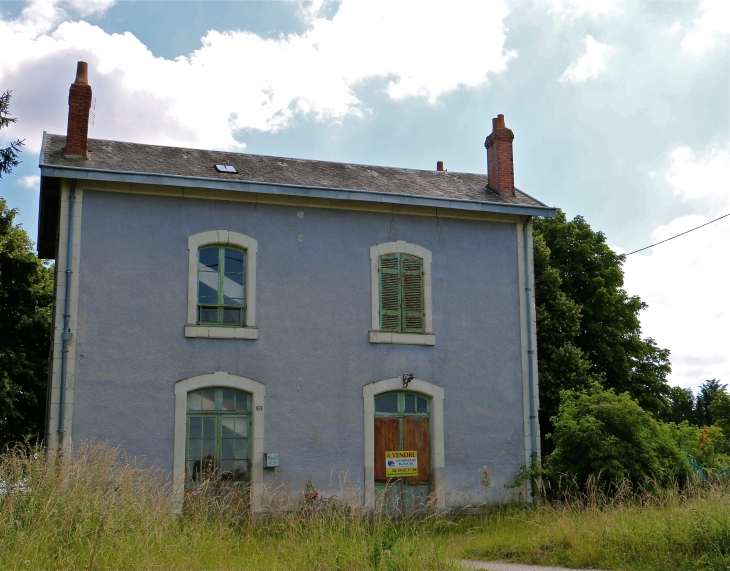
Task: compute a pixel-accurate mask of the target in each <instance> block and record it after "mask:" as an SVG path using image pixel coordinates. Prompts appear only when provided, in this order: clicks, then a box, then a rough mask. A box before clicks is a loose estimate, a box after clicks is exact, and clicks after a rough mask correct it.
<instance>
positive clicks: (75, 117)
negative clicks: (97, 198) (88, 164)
mask: <svg viewBox="0 0 730 571" xmlns="http://www.w3.org/2000/svg"><path fill="white" fill-rule="evenodd" d="M90 109H91V86H90V85H89V66H88V64H87V63H86V62H85V61H80V62H79V63H78V65H77V67H76V81H74V82H73V83H72V84H71V89H69V92H68V129H67V130H66V155H67V156H69V155H70V156H80V157H84V158H86V159H88V158H89V155H88V152H87V149H86V140H87V139H88V135H89V111H90Z"/></svg>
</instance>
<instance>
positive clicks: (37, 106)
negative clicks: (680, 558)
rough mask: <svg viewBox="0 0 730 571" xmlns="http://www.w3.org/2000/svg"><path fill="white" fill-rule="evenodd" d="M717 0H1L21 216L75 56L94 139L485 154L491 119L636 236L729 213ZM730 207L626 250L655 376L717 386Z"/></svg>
mask: <svg viewBox="0 0 730 571" xmlns="http://www.w3.org/2000/svg"><path fill="white" fill-rule="evenodd" d="M729 36H730V2H723V1H713V0H700V1H680V2H672V1H656V0H654V1H649V2H639V1H634V0H544V1H538V0H534V1H530V2H521V1H509V0H478V1H477V0H472V1H459V0H447V1H443V2H442V1H431V0H416V1H410V0H389V1H365V0H352V1H351V0H342V1H341V2H340V1H331V0H325V1H322V0H315V1H314V2H309V3H308V2H274V1H268V2H258V1H239V2H217V1H199V2H193V1H189V2H177V1H157V2H152V1H137V2H115V0H65V1H53V0H49V1H31V2H20V1H13V2H8V1H2V0H0V90H1V91H5V90H7V89H10V90H12V92H13V100H12V112H13V115H14V116H16V117H18V119H19V123H18V124H17V125H15V126H13V127H12V128H10V129H5V130H3V131H2V132H0V145H3V144H6V143H7V141H8V140H9V139H11V138H24V139H25V140H26V147H25V150H24V152H23V155H22V156H23V160H24V162H23V164H22V165H21V166H20V167H19V168H17V169H16V170H15V172H14V173H13V174H12V175H10V176H6V177H5V178H4V179H3V180H2V181H1V182H0V195H2V196H3V197H5V198H6V199H7V200H8V202H9V204H10V206H11V207H16V208H19V209H20V216H19V220H20V221H21V222H22V223H23V225H24V227H25V228H26V229H27V230H28V231H29V233H30V234H31V236H32V237H35V235H36V229H37V200H38V168H37V165H38V160H37V155H38V152H39V149H40V140H41V134H42V132H43V131H44V130H45V131H49V132H52V133H64V132H65V128H66V118H67V107H66V105H67V96H68V87H69V84H70V83H71V82H72V81H73V79H74V74H75V65H76V61H78V60H85V61H88V62H89V66H90V71H89V76H90V83H91V85H92V87H93V90H94V95H95V96H96V117H95V122H94V125H93V126H92V127H90V136H92V137H96V138H108V139H115V140H126V141H135V142H140V143H160V144H168V145H176V146H192V147H202V148H213V149H227V150H238V151H241V152H250V153H260V154H273V155H282V156H290V157H303V158H313V159H323V160H335V161H349V162H357V163H367V164H377V165H386V166H401V167H410V168H423V169H433V168H435V163H436V161H437V160H443V161H444V162H445V166H446V168H447V169H449V170H451V171H463V172H485V170H486V160H485V150H484V146H483V144H484V139H485V137H486V135H487V134H488V133H489V131H490V130H491V128H490V126H491V118H492V117H494V116H496V115H497V114H498V113H503V114H504V115H505V117H506V122H507V126H508V127H511V128H512V129H513V131H514V132H515V137H516V138H515V179H516V184H517V186H518V187H519V188H521V189H523V190H525V191H527V192H529V193H530V194H533V195H534V196H536V197H538V198H539V199H541V200H542V201H544V202H546V203H548V204H550V205H554V206H558V207H560V208H562V209H563V210H565V211H566V213H567V214H568V215H569V216H571V217H572V216H575V215H579V214H580V215H582V216H584V217H585V218H586V220H587V221H588V222H589V223H590V224H591V225H592V227H593V228H594V229H596V230H601V231H603V232H604V233H605V234H606V236H607V238H608V242H609V244H610V245H611V246H612V247H613V248H615V249H617V250H618V251H621V252H631V251H633V250H635V249H638V248H641V247H643V246H646V245H648V244H651V243H653V242H656V241H659V240H662V239H665V238H668V237H670V236H673V235H675V234H677V233H680V232H683V231H685V230H687V229H689V228H693V227H695V226H698V225H700V224H702V223H704V222H707V221H709V220H712V219H714V218H717V217H718V216H721V215H723V214H727V213H730V55H729V53H730V52H729V48H728V45H729ZM729 252H730V217H728V218H726V219H724V220H721V221H719V222H717V223H715V224H712V225H710V226H708V227H706V228H703V229H701V230H698V231H696V232H693V233H691V234H689V235H687V236H684V237H682V238H679V239H677V240H673V241H671V242H669V243H667V244H662V245H660V246H657V247H656V248H652V249H650V250H647V251H644V252H641V253H639V254H635V255H632V256H630V257H629V258H627V261H626V265H625V270H626V289H627V291H629V293H631V294H636V295H639V296H640V297H641V298H642V299H643V300H644V301H646V302H647V303H648V304H649V308H648V309H647V310H646V311H645V312H644V314H643V317H642V323H643V329H644V334H645V335H646V336H651V337H653V338H655V339H656V341H657V342H658V343H659V345H660V346H662V347H667V348H669V349H670V350H671V352H672V364H673V368H674V372H673V373H672V376H671V382H672V383H673V384H676V385H680V386H685V387H693V388H694V387H697V386H698V385H699V384H700V383H702V382H703V381H704V380H705V379H708V378H719V379H722V380H723V381H724V382H728V383H730V327H728V325H729V324H730V295H728V291H727V290H728V285H727V284H728V282H730V253H729Z"/></svg>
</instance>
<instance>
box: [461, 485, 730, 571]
mask: <svg viewBox="0 0 730 571" xmlns="http://www.w3.org/2000/svg"><path fill="white" fill-rule="evenodd" d="M552 495H553V496H554V495H555V494H552ZM455 527H456V529H454V530H453V532H452V543H451V545H450V547H449V550H450V552H451V553H452V554H453V555H454V556H465V557H469V558H473V559H492V560H494V559H499V560H508V561H518V562H522V563H534V564H541V565H563V566H566V567H573V568H592V569H622V570H625V571H629V570H633V571H643V570H647V571H648V570H651V571H684V570H686V571H690V570H693V571H694V570H712V571H720V570H728V569H730V483H728V481H727V480H726V479H725V480H720V479H717V480H714V481H711V482H705V483H701V482H690V483H688V484H687V485H685V486H684V487H683V488H682V489H679V488H678V487H675V488H673V489H659V488H656V487H654V488H652V489H651V490H644V491H639V492H634V491H632V490H631V487H630V486H628V485H626V486H618V487H615V488H613V489H612V490H611V492H610V493H606V492H605V491H603V490H601V489H599V488H598V487H597V486H595V485H589V486H588V489H587V491H586V492H584V493H580V494H579V493H574V494H563V499H562V500H561V501H552V502H543V503H541V504H540V505H539V506H538V507H537V509H533V510H525V509H524V508H523V507H522V506H517V505H512V506H507V507H505V508H504V509H502V510H499V511H498V512H496V513H493V514H491V515H489V516H487V517H477V518H467V519H464V520H462V521H461V522H459V524H458V525H457V526H455Z"/></svg>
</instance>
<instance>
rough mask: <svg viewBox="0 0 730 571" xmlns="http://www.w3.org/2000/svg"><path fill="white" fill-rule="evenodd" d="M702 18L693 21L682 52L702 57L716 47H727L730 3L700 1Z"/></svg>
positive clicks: (725, 0) (721, 0) (724, 1)
mask: <svg viewBox="0 0 730 571" xmlns="http://www.w3.org/2000/svg"><path fill="white" fill-rule="evenodd" d="M701 10H702V16H701V17H700V18H697V19H696V20H694V21H693V27H692V29H691V30H690V31H689V32H688V33H687V34H686V35H685V36H684V39H683V40H682V48H683V49H684V51H686V52H688V53H691V54H695V55H702V54H703V53H705V52H706V51H707V50H709V49H712V48H714V47H716V46H718V45H725V46H726V45H727V36H728V35H729V34H730V2H727V0H702V4H701Z"/></svg>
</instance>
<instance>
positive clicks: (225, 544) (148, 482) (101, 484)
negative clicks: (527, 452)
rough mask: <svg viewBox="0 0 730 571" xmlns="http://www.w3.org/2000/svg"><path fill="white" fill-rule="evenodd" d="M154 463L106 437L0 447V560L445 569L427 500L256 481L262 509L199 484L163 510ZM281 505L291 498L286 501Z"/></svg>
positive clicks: (99, 565)
mask: <svg viewBox="0 0 730 571" xmlns="http://www.w3.org/2000/svg"><path fill="white" fill-rule="evenodd" d="M171 492H172V489H171V486H170V485H169V483H168V482H167V480H166V478H165V475H164V474H163V473H162V472H160V471H156V470H153V469H147V468H144V467H141V466H138V465H135V463H134V462H132V461H127V460H126V459H125V458H123V457H121V456H120V453H119V450H118V449H108V448H106V447H105V446H103V445H87V446H81V447H80V448H78V449H77V450H75V451H73V452H69V453H66V454H64V455H62V456H61V455H55V457H51V456H47V455H46V454H45V453H44V452H43V451H41V450H31V451H28V450H27V449H25V448H20V447H19V448H16V449H15V450H12V451H9V452H6V453H4V454H2V455H0V568H2V569H7V568H10V569H61V568H70V569H140V568H145V569H156V568H157V569H256V570H259V569H261V570H263V569H328V570H336V569H382V570H400V569H403V570H405V569H415V568H418V569H448V568H451V567H454V564H453V563H449V561H448V560H447V555H446V543H447V541H448V538H446V537H435V536H434V535H433V534H432V533H431V531H430V526H433V525H434V524H432V523H430V522H432V521H434V519H436V518H435V516H433V515H429V513H428V512H427V511H424V512H422V513H419V514H415V515H413V516H409V517H397V516H396V514H393V513H391V512H390V511H381V512H380V513H376V514H372V513H370V512H369V511H367V510H366V509H365V508H364V507H363V506H362V505H361V504H360V503H359V502H358V497H359V494H358V493H357V490H356V489H355V488H354V486H352V485H350V483H349V482H347V481H346V480H345V481H343V482H342V485H341V489H340V490H338V494H335V495H330V497H328V498H327V499H326V500H323V499H321V496H320V495H319V494H317V496H316V498H315V497H314V494H315V493H316V490H313V489H309V490H308V491H307V492H306V493H307V494H308V495H306V496H305V497H304V498H299V497H296V498H293V497H289V496H288V493H287V491H286V490H285V489H284V488H283V487H280V488H274V489H270V490H265V492H264V495H263V497H261V502H262V507H263V510H264V512H263V515H262V516H261V517H257V518H256V519H255V520H254V519H252V518H251V516H250V513H249V511H248V510H247V509H246V508H245V504H246V503H247V501H248V496H247V492H246V491H245V490H242V491H240V493H218V492H217V491H216V490H215V489H214V488H212V487H211V488H209V489H206V488H205V486H203V487H202V488H199V489H198V490H197V491H196V493H194V494H190V495H189V496H188V497H187V501H186V504H185V509H184V511H183V515H182V516H180V517H178V516H173V515H171V513H172V511H173V508H174V505H173V496H172V494H171ZM292 506H298V507H297V508H296V509H294V510H292Z"/></svg>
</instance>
